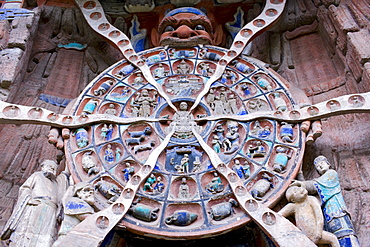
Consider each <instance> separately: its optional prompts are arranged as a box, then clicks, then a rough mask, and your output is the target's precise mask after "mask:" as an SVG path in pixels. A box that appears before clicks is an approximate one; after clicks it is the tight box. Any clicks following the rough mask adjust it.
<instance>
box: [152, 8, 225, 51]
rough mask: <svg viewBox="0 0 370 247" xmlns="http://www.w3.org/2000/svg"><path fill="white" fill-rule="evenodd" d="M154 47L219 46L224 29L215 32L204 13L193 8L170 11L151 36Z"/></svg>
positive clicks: (219, 27)
mask: <svg viewBox="0 0 370 247" xmlns="http://www.w3.org/2000/svg"><path fill="white" fill-rule="evenodd" d="M151 39H152V43H153V45H154V46H159V45H161V46H166V45H169V46H173V47H193V46H196V45H199V44H203V45H219V44H220V43H221V42H222V40H223V31H222V27H221V26H218V27H217V28H216V29H215V30H214V29H213V27H212V23H211V21H210V19H209V18H208V17H207V16H206V14H205V13H204V12H202V11H201V10H199V9H196V8H191V7H183V8H178V9H174V10H172V11H170V12H169V13H167V14H166V15H165V17H164V18H163V19H162V20H161V22H160V23H159V26H158V29H153V30H152V34H151Z"/></svg>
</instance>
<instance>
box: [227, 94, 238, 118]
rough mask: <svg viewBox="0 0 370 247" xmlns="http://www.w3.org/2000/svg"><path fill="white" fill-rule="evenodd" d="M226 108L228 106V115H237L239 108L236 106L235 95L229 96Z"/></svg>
mask: <svg viewBox="0 0 370 247" xmlns="http://www.w3.org/2000/svg"><path fill="white" fill-rule="evenodd" d="M226 106H227V107H226V112H227V114H237V113H238V106H237V104H236V98H235V95H234V94H230V95H229V97H228V99H227V105H226Z"/></svg>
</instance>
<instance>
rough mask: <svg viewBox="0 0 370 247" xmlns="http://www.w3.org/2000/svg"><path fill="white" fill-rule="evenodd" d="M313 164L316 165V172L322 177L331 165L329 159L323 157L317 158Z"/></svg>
mask: <svg viewBox="0 0 370 247" xmlns="http://www.w3.org/2000/svg"><path fill="white" fill-rule="evenodd" d="M313 164H314V165H315V168H316V171H317V172H318V173H319V174H320V175H322V174H324V173H325V172H326V171H327V170H329V168H330V163H329V161H328V159H327V158H326V157H325V156H323V155H320V156H317V157H316V158H315V159H314V161H313Z"/></svg>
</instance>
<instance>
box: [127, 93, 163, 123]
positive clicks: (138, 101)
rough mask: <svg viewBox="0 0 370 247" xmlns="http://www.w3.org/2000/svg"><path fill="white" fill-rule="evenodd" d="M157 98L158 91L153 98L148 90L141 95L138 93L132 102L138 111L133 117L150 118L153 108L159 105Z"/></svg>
mask: <svg viewBox="0 0 370 247" xmlns="http://www.w3.org/2000/svg"><path fill="white" fill-rule="evenodd" d="M156 96H157V92H156V91H155V92H154V95H153V97H151V96H150V95H149V91H148V90H147V89H143V90H142V91H141V93H137V96H136V98H135V99H134V100H133V102H132V106H134V107H135V108H136V109H137V110H136V111H135V113H134V114H135V115H133V117H149V116H150V115H151V109H152V107H155V106H156V105H157V103H156Z"/></svg>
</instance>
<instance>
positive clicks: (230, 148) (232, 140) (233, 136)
mask: <svg viewBox="0 0 370 247" xmlns="http://www.w3.org/2000/svg"><path fill="white" fill-rule="evenodd" d="M223 145H224V148H225V152H224V153H225V154H232V153H234V152H235V151H237V150H238V149H239V133H238V123H236V122H234V121H229V122H228V123H227V133H226V136H225V139H224V143H223Z"/></svg>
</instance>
